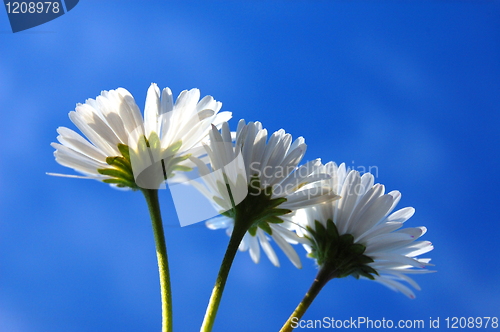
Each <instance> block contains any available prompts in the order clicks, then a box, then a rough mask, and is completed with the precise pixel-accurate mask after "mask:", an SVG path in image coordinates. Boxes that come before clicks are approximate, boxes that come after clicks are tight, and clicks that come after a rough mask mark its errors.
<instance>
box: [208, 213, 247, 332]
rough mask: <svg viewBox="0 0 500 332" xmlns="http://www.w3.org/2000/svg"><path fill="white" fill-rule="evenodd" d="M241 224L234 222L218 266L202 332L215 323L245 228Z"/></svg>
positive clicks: (209, 328) (209, 329)
mask: <svg viewBox="0 0 500 332" xmlns="http://www.w3.org/2000/svg"><path fill="white" fill-rule="evenodd" d="M242 224H244V223H243V222H241V223H240V222H238V220H235V225H234V229H233V233H232V234H231V238H230V239H229V244H228V246H227V249H226V254H225V255H224V259H223V260H222V264H221V266H220V270H219V274H218V275H217V280H216V281H215V286H214V289H213V290H212V295H211V296H210V302H209V303H208V306H207V311H206V313H205V318H204V319H203V323H202V325H201V330H200V331H202V332H210V331H212V327H213V325H214V322H215V316H216V315H217V310H218V309H219V304H220V300H221V298H222V293H223V292H224V286H225V285H226V280H227V276H228V275H229V270H230V269H231V265H232V264H233V260H234V256H235V255H236V253H237V252H238V247H239V245H240V242H241V240H242V239H243V236H244V235H245V233H246V231H247V228H246V227H242Z"/></svg>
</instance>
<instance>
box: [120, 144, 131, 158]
mask: <svg viewBox="0 0 500 332" xmlns="http://www.w3.org/2000/svg"><path fill="white" fill-rule="evenodd" d="M118 150H119V151H120V153H121V154H122V156H123V158H125V159H126V160H128V161H129V162H130V152H129V150H130V149H129V147H128V145H125V144H121V143H118Z"/></svg>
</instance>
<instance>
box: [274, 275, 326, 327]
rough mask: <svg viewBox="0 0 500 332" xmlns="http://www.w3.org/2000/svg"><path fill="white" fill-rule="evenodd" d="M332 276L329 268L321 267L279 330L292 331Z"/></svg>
mask: <svg viewBox="0 0 500 332" xmlns="http://www.w3.org/2000/svg"><path fill="white" fill-rule="evenodd" d="M332 278H333V273H332V271H330V270H329V269H326V268H324V267H323V268H321V269H320V270H319V272H318V274H317V275H316V278H315V279H314V281H313V283H312V285H311V287H310V288H309V290H308V291H307V293H306V295H305V296H304V298H303V299H302V301H300V303H299V305H298V306H297V308H295V310H294V312H293V313H292V314H291V315H290V317H289V318H288V320H287V321H286V322H285V324H283V327H282V328H281V330H280V332H290V331H292V330H293V329H294V328H295V327H297V326H296V324H297V323H298V321H299V320H300V318H302V316H303V315H304V313H305V312H306V310H307V309H308V308H309V306H310V305H311V303H312V302H313V301H314V299H315V298H316V296H317V295H318V294H319V292H320V291H321V289H322V288H323V286H325V285H326V284H327V283H328V281H330V279H332Z"/></svg>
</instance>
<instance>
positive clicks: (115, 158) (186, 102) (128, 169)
mask: <svg viewBox="0 0 500 332" xmlns="http://www.w3.org/2000/svg"><path fill="white" fill-rule="evenodd" d="M199 99H200V91H199V90H198V89H191V90H189V91H187V90H185V91H182V92H181V93H180V94H179V97H178V98H177V100H176V102H175V104H174V102H173V98H172V92H171V91H170V89H169V88H165V89H163V91H162V92H161V98H160V89H159V88H158V86H157V85H156V84H154V83H153V84H151V86H150V87H149V89H148V92H147V96H146V103H145V108H144V119H143V118H142V116H141V112H140V110H139V107H138V106H137V104H136V103H135V100H134V98H133V97H132V95H131V94H130V92H128V91H127V90H125V89H123V88H118V89H116V90H110V91H103V92H102V93H101V95H100V96H98V97H97V98H96V99H87V100H86V102H85V103H84V104H77V106H76V109H75V111H71V112H70V113H69V118H70V119H71V121H72V122H73V123H74V124H75V125H76V126H77V127H78V129H80V131H81V132H82V133H83V135H84V136H85V137H86V138H84V137H82V136H81V135H80V134H78V133H76V132H75V131H73V130H71V129H68V128H65V127H59V128H58V129H57V132H58V133H59V136H58V137H57V140H58V141H59V143H60V144H59V143H52V146H53V147H54V148H55V149H56V151H55V152H54V155H55V158H56V161H57V162H58V163H59V164H61V165H63V166H66V167H69V168H72V169H74V170H75V171H77V172H78V173H81V174H83V176H71V175H63V176H68V177H79V178H89V179H96V180H99V181H103V182H106V183H110V184H112V185H113V186H117V187H122V188H127V187H128V188H132V189H139V188H148V189H158V187H159V185H160V183H163V182H164V180H165V178H166V177H169V178H170V177H172V176H173V174H174V173H175V171H179V170H180V171H186V170H189V167H188V166H189V164H187V163H188V162H189V161H188V160H187V158H188V157H189V155H190V154H192V153H194V154H195V155H196V151H197V148H201V144H200V142H201V141H202V140H203V139H205V138H206V137H207V135H208V132H209V130H210V128H211V124H214V125H215V126H217V127H219V128H220V126H221V124H222V122H224V121H227V120H228V119H230V118H231V113H230V112H221V113H219V110H220V108H221V106H222V104H221V103H220V102H218V101H215V100H214V99H213V98H212V97H211V96H206V97H204V98H203V99H201V100H199ZM148 167H149V168H148ZM146 169H148V171H147V172H146V171H145V170H146ZM49 174H51V175H59V174H53V173H49Z"/></svg>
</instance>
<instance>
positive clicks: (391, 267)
mask: <svg viewBox="0 0 500 332" xmlns="http://www.w3.org/2000/svg"><path fill="white" fill-rule="evenodd" d="M324 167H325V171H326V173H328V174H330V175H331V176H332V179H331V180H330V181H331V185H332V187H333V188H334V191H335V192H337V193H338V194H339V195H340V196H341V198H340V199H339V200H337V201H335V202H331V203H328V204H322V205H317V206H313V207H309V208H306V209H303V210H301V211H298V212H297V213H296V214H295V215H294V216H293V217H292V220H293V222H294V223H295V224H296V225H299V227H297V228H296V229H297V233H298V234H299V235H301V236H303V237H304V238H305V239H307V243H305V244H304V247H305V248H306V250H307V251H308V253H309V255H308V256H309V257H311V258H314V259H315V260H316V262H317V264H318V266H319V267H320V268H325V267H326V268H328V269H329V271H331V272H330V273H331V275H330V278H335V277H336V278H341V277H346V276H348V275H352V276H354V277H356V278H368V279H371V280H375V281H378V282H380V283H382V284H384V285H386V286H388V287H389V288H391V289H393V290H396V291H400V292H402V293H403V294H405V295H406V296H408V297H410V298H414V297H415V294H414V293H413V291H412V290H411V289H410V288H409V287H408V286H407V285H405V284H404V282H405V283H407V284H409V285H411V286H413V287H414V288H415V289H418V290H419V289H420V288H419V286H418V284H417V283H416V282H415V281H414V280H412V279H411V278H409V277H408V276H407V274H421V273H428V272H434V271H429V270H427V269H425V267H426V266H428V265H430V264H429V261H430V259H428V258H419V257H417V256H420V255H422V254H425V253H427V252H429V251H431V250H432V249H433V246H432V244H431V243H430V242H428V241H416V240H417V239H418V238H419V237H421V236H422V235H424V234H425V232H426V230H427V229H426V228H425V227H416V228H405V229H400V228H401V227H402V226H403V223H404V222H405V221H407V220H408V219H409V218H410V217H411V216H412V215H413V213H414V212H415V209H414V208H412V207H406V208H403V209H400V210H397V211H396V212H392V211H393V210H394V208H395V207H396V205H397V203H398V202H399V200H400V199H401V194H400V192H399V191H391V192H389V193H387V194H384V191H385V188H384V186H383V185H381V184H375V185H374V177H373V175H372V174H369V173H365V174H363V175H362V176H361V175H360V173H359V172H357V171H355V170H351V171H350V172H347V171H346V168H345V164H342V165H340V167H337V165H336V164H335V163H333V162H330V163H328V164H326V165H325V166H324Z"/></svg>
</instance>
